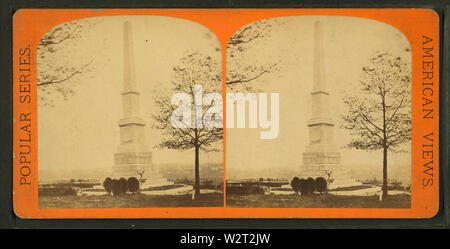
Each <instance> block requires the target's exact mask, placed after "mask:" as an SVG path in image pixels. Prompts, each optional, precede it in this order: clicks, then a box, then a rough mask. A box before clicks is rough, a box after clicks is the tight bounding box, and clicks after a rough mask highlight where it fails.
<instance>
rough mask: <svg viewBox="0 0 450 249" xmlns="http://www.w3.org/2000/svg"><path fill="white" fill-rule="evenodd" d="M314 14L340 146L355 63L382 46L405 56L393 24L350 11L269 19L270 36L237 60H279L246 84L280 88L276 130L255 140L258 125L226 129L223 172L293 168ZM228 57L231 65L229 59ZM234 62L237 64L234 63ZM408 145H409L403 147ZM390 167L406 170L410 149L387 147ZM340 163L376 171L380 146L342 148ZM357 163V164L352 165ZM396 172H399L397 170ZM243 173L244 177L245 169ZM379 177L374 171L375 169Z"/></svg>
mask: <svg viewBox="0 0 450 249" xmlns="http://www.w3.org/2000/svg"><path fill="white" fill-rule="evenodd" d="M318 20H320V21H321V22H322V29H323V44H324V54H325V55H324V57H325V58H324V60H325V62H324V63H325V81H326V84H327V87H328V90H329V92H330V97H329V108H330V113H331V118H332V119H333V120H334V121H335V123H336V126H335V129H334V134H335V142H336V143H337V145H338V146H339V147H342V146H343V145H345V144H346V143H347V142H348V141H349V140H350V136H349V134H348V133H347V131H345V130H342V129H340V128H339V127H340V123H341V117H340V115H341V114H342V113H343V112H345V108H344V105H343V101H342V97H343V95H344V93H345V92H346V91H348V90H351V89H354V88H355V87H357V84H358V82H359V78H360V75H361V67H362V66H363V65H364V64H365V63H367V62H368V59H369V58H370V57H371V56H373V54H374V53H375V52H376V51H377V50H380V51H387V52H390V53H392V54H394V55H398V56H401V57H402V58H403V59H404V60H406V61H411V54H410V52H407V51H405V49H407V48H410V44H409V42H408V41H407V39H406V37H405V36H404V35H403V34H402V33H401V32H399V31H398V30H397V29H396V28H394V27H392V26H390V25H388V24H385V23H382V22H378V21H374V20H369V19H363V18H354V17H334V16H296V17H283V18H278V19H272V20H270V23H271V24H272V27H271V31H270V35H267V36H266V37H265V38H264V39H263V40H262V41H259V42H257V43H255V45H254V46H253V47H251V48H248V51H247V52H246V53H247V54H246V55H245V58H238V59H237V60H238V63H240V64H242V65H246V64H247V65H251V64H256V65H258V64H270V62H274V61H279V66H278V68H279V69H278V70H276V71H274V72H271V73H269V74H266V75H265V76H264V77H261V78H259V79H257V80H254V82H253V83H252V84H251V85H250V86H251V87H253V88H255V89H257V90H259V91H261V92H266V93H279V94H280V95H279V99H280V114H279V116H280V123H279V124H280V128H279V129H280V131H279V136H278V137H277V138H276V139H273V140H261V139H259V134H260V131H261V130H260V129H259V128H258V129H228V130H227V140H226V141H227V144H226V152H227V157H226V169H227V178H231V179H233V178H240V174H241V173H243V171H242V169H248V170H253V171H255V172H258V171H257V170H258V169H260V171H259V174H260V175H261V176H262V175H265V176H266V174H264V170H266V169H269V168H270V169H271V170H273V169H276V168H287V169H292V170H294V171H295V169H298V170H300V166H301V165H302V158H303V151H304V150H305V147H306V146H307V144H308V142H309V137H308V129H307V126H306V122H307V121H308V120H309V119H310V117H311V95H310V93H311V91H312V83H313V82H312V76H313V71H312V70H313V68H312V65H313V63H312V62H313V44H314V22H315V21H318ZM228 63H233V61H231V60H229V61H228ZM235 63H237V62H235ZM403 147H404V149H406V150H409V147H410V146H409V144H406V145H404V146H403ZM388 160H389V162H388V163H389V167H390V169H389V170H393V171H394V170H397V169H396V167H403V168H404V169H401V170H404V172H409V171H410V167H411V156H410V153H409V152H408V153H395V154H394V153H389V158H388ZM341 162H342V164H343V166H344V168H346V165H347V166H348V167H347V168H350V166H351V168H352V169H353V168H355V167H354V166H355V165H361V167H362V166H363V165H371V166H377V165H379V168H380V169H381V166H382V152H381V151H377V152H363V151H357V150H348V149H342V150H341ZM356 168H357V167H356ZM402 172H403V171H402ZM247 176H248V175H247ZM376 176H378V175H376Z"/></svg>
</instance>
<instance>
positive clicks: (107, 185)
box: [103, 177, 112, 194]
mask: <svg viewBox="0 0 450 249" xmlns="http://www.w3.org/2000/svg"><path fill="white" fill-rule="evenodd" d="M103 187H104V188H105V190H106V192H107V193H108V194H111V191H112V179H111V178H109V177H106V178H105V180H104V181H103Z"/></svg>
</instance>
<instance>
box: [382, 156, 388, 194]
mask: <svg viewBox="0 0 450 249" xmlns="http://www.w3.org/2000/svg"><path fill="white" fill-rule="evenodd" d="M387 196H388V178H387V148H386V147H384V148H383V199H384V197H387Z"/></svg>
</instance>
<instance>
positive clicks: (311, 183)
mask: <svg viewBox="0 0 450 249" xmlns="http://www.w3.org/2000/svg"><path fill="white" fill-rule="evenodd" d="M306 186H307V188H308V190H307V192H308V195H312V194H313V192H314V179H313V178H311V177H309V178H308V179H306Z"/></svg>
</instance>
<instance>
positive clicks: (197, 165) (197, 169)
mask: <svg viewBox="0 0 450 249" xmlns="http://www.w3.org/2000/svg"><path fill="white" fill-rule="evenodd" d="M198 151H199V148H198V147H195V185H194V191H195V193H194V194H195V195H194V196H195V199H197V198H198V197H199V196H200V163H199V153H198Z"/></svg>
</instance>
